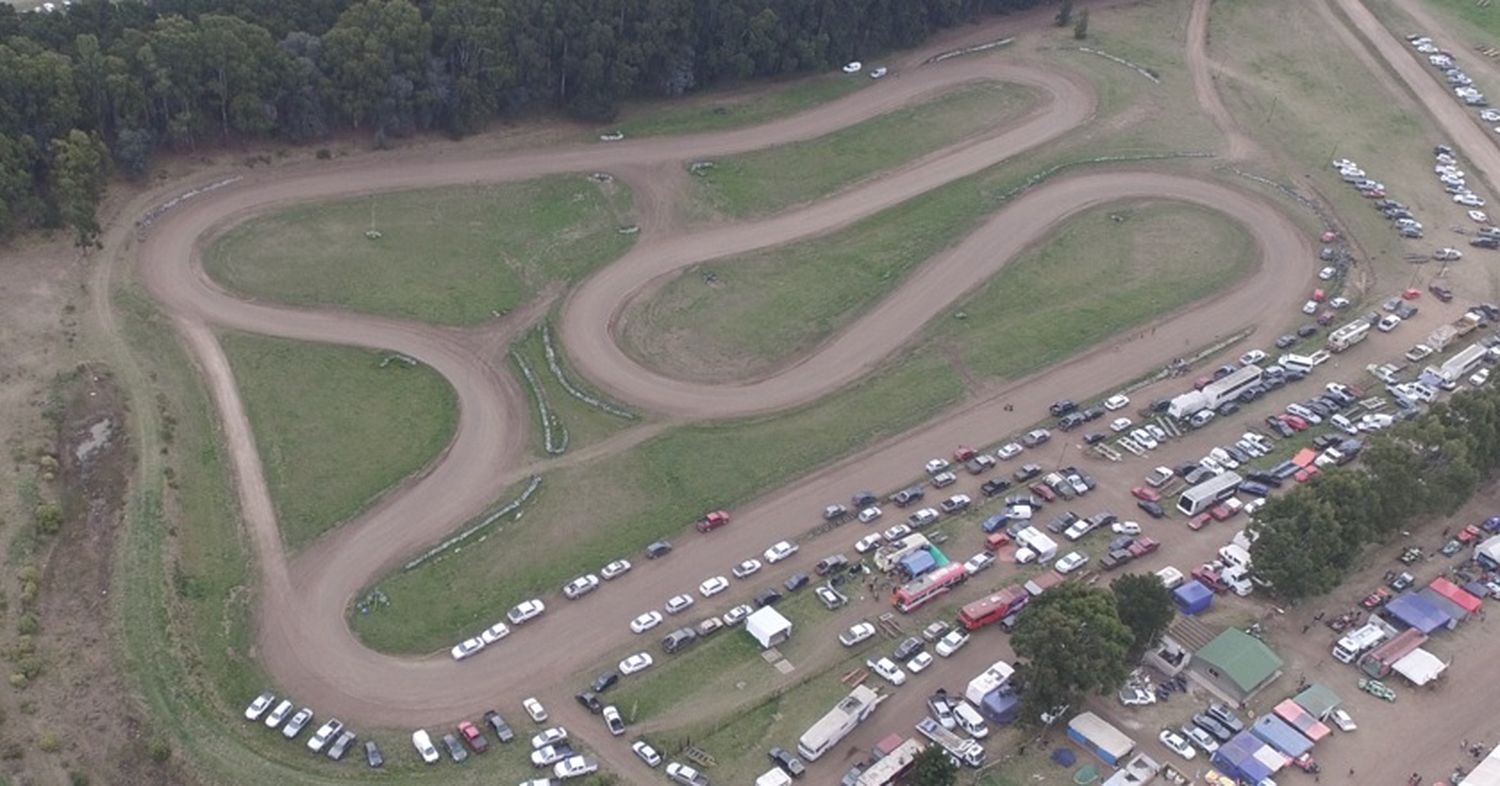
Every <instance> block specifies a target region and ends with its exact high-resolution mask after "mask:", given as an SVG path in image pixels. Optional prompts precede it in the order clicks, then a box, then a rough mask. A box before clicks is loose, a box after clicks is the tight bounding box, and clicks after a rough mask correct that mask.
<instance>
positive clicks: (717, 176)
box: [695, 83, 1038, 217]
mask: <svg viewBox="0 0 1500 786" xmlns="http://www.w3.org/2000/svg"><path fill="white" fill-rule="evenodd" d="M1037 100H1038V97H1037V94H1036V93H1035V91H1033V90H1031V89H1029V88H1025V87H1020V86H1017V85H1009V84H1000V83H983V84H976V85H969V86H966V87H961V88H958V89H956V90H954V91H953V92H950V93H948V94H947V95H944V96H941V97H939V98H936V99H934V100H932V101H928V102H925V103H921V104H916V105H914V106H910V107H905V108H902V109H899V110H896V111H894V112H890V113H888V114H884V115H881V116H879V117H876V118H873V119H871V120H867V121H865V122H863V123H859V124H856V125H853V126H850V127H848V128H845V129H842V130H840V131H836V132H834V133H831V134H828V135H826V136H822V137H819V138H817V139H811V140H808V141H806V142H796V143H793V144H789V145H782V146H778V147H773V148H769V149H766V150H760V151H756V152H753V153H745V154H743V155H738V156H732V157H729V158H724V159H717V160H715V161H714V166H713V167H712V168H709V169H706V170H704V171H703V172H702V174H701V176H699V177H697V178H695V179H696V181H697V188H696V189H695V191H696V194H695V196H696V198H697V199H699V200H701V201H702V202H704V203H705V206H706V207H707V208H708V209H709V210H710V211H712V212H714V213H718V214H721V215H726V216H732V217H745V216H753V215H759V214H764V213H768V212H771V211H773V210H779V209H781V208H785V207H788V206H791V205H795V204H799V203H802V202H806V201H808V200H810V199H814V198H816V197H819V196H823V195H824V194H829V193H832V192H834V191H837V190H838V189H839V188H841V187H843V186H846V185H848V184H850V183H852V182H854V181H856V180H858V179H860V178H862V177H866V176H868V175H872V174H875V173H877V172H880V171H882V170H886V169H890V168H892V167H896V166H899V165H901V164H903V163H906V162H907V161H910V160H912V159H915V158H917V157H919V156H921V155H923V154H926V153H930V152H932V151H934V150H938V149H940V148H943V147H946V146H948V145H950V144H953V143H955V142H958V141H960V140H962V139H965V138H967V137H970V136H973V135H975V134H977V133H980V132H981V131H985V130H988V129H990V128H993V127H994V126H997V125H1001V124H1003V123H1004V122H1005V121H1006V120H1008V119H1010V118H1014V117H1016V116H1018V115H1020V114H1021V113H1023V112H1025V111H1026V110H1027V109H1029V108H1030V107H1032V106H1034V105H1035V104H1036V102H1037Z"/></svg>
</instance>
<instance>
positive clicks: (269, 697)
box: [245, 693, 276, 720]
mask: <svg viewBox="0 0 1500 786" xmlns="http://www.w3.org/2000/svg"><path fill="white" fill-rule="evenodd" d="M273 701H276V694H274V693H262V694H260V695H259V696H256V697H255V700H254V701H252V702H250V706H248V707H246V708H245V720H260V718H261V716H262V715H265V714H266V710H269V709H271V702H273Z"/></svg>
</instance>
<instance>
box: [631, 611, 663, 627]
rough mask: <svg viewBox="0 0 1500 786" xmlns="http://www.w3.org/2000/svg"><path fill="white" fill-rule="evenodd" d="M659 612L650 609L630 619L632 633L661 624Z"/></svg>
mask: <svg viewBox="0 0 1500 786" xmlns="http://www.w3.org/2000/svg"><path fill="white" fill-rule="evenodd" d="M661 619H662V617H661V612H659V611H656V610H655V609H652V610H651V611H648V612H646V613H645V614H642V615H641V616H639V617H636V618H635V619H633V620H631V621H630V630H631V632H633V633H645V632H646V631H648V630H651V629H652V628H654V627H656V626H657V625H660V624H661Z"/></svg>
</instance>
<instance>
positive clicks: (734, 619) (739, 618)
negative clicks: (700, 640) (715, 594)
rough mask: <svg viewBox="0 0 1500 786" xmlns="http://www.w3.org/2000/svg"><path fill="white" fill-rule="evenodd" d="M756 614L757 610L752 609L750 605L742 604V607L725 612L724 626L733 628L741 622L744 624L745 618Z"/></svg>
mask: <svg viewBox="0 0 1500 786" xmlns="http://www.w3.org/2000/svg"><path fill="white" fill-rule="evenodd" d="M754 612H755V609H753V608H751V607H750V604H748V603H741V604H740V605H738V606H735V607H734V608H732V609H730V610H729V611H726V612H724V617H723V619H724V625H725V626H726V627H730V628H732V627H734V626H736V625H738V624H740V623H741V622H744V621H745V618H746V617H748V616H750V615H751V614H752V613H754Z"/></svg>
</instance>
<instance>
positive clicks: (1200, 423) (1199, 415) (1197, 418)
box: [1188, 409, 1215, 428]
mask: <svg viewBox="0 0 1500 786" xmlns="http://www.w3.org/2000/svg"><path fill="white" fill-rule="evenodd" d="M1214 414H1215V413H1214V411H1213V410H1211V409H1204V410H1200V411H1198V412H1195V413H1193V416H1192V417H1191V418H1188V425H1190V426H1192V427H1193V428H1203V427H1204V426H1206V425H1208V422H1209V421H1210V420H1213V419H1214Z"/></svg>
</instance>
